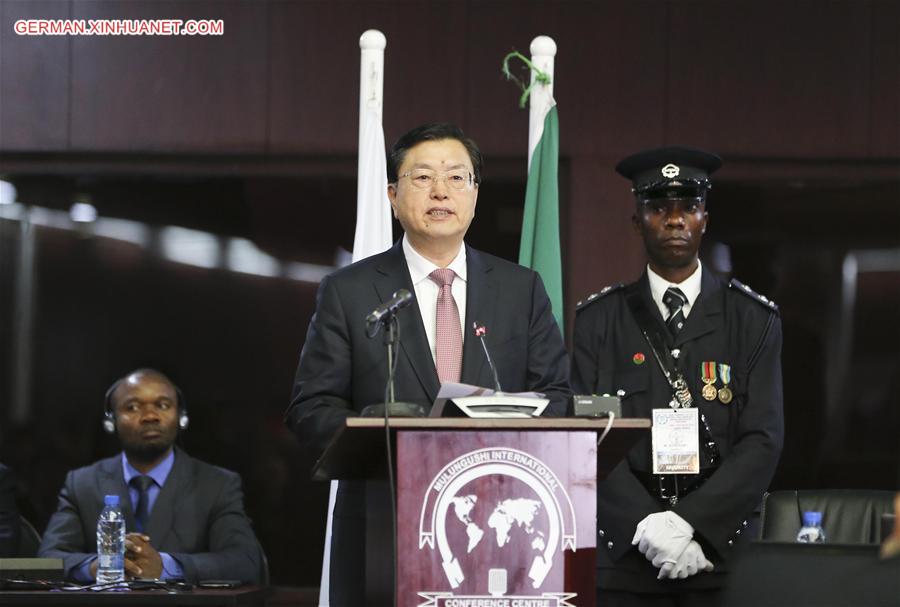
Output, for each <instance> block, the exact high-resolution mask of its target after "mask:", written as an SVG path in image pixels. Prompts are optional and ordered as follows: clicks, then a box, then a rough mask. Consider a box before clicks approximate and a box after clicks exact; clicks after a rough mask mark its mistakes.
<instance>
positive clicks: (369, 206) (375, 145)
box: [353, 107, 392, 261]
mask: <svg viewBox="0 0 900 607" xmlns="http://www.w3.org/2000/svg"><path fill="white" fill-rule="evenodd" d="M364 128H365V130H364V131H363V137H362V142H361V145H360V147H359V169H358V177H357V183H356V235H355V236H354V238H353V261H359V260H360V259H365V258H366V257H368V256H369V255H374V254H376V253H381V252H382V251H385V250H387V249H389V248H390V247H391V240H392V238H391V237H392V234H391V204H390V202H389V201H388V197H387V159H386V158H385V155H384V129H383V128H382V126H381V114H380V112H378V111H377V110H375V109H374V108H371V107H370V108H368V109H367V110H366V121H365V127H364Z"/></svg>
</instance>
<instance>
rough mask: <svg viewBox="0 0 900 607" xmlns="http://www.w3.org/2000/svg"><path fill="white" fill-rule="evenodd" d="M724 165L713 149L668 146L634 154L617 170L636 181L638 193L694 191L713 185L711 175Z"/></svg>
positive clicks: (635, 191)
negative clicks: (710, 150) (709, 150)
mask: <svg viewBox="0 0 900 607" xmlns="http://www.w3.org/2000/svg"><path fill="white" fill-rule="evenodd" d="M721 166H722V159H721V158H720V157H719V156H718V155H717V154H713V153H712V152H707V151H705V150H700V149H697V148H688V147H683V146H668V147H662V148H654V149H651V150H644V151H643V152H638V153H637V154H632V155H631V156H629V157H628V158H625V159H624V160H622V161H621V162H620V163H619V164H617V165H616V171H617V172H618V173H619V174H620V175H622V176H623V177H625V178H627V179H630V180H631V181H632V191H633V192H634V193H635V194H650V193H652V192H653V191H654V190H694V191H697V192H705V191H706V190H708V189H709V188H710V187H711V184H710V181H709V176H710V175H711V174H712V173H714V172H715V171H716V170H718V169H719V167H721Z"/></svg>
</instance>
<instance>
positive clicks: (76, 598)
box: [0, 586, 269, 607]
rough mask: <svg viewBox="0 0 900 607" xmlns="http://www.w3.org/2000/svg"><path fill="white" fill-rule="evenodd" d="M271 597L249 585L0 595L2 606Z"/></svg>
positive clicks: (216, 603)
mask: <svg viewBox="0 0 900 607" xmlns="http://www.w3.org/2000/svg"><path fill="white" fill-rule="evenodd" d="M268 595H269V590H268V589H267V588H257V587H255V586H248V587H246V588H235V589H233V590H204V589H195V590H193V591H192V592H171V593H170V592H166V591H164V590H126V591H100V592H91V591H56V590H21V591H3V592H0V605H43V606H47V607H52V606H56V605H59V606H74V605H120V606H122V607H131V606H132V605H166V606H177V605H203V606H205V607H226V606H230V605H250V606H262V605H265V604H266V597H267V596H268Z"/></svg>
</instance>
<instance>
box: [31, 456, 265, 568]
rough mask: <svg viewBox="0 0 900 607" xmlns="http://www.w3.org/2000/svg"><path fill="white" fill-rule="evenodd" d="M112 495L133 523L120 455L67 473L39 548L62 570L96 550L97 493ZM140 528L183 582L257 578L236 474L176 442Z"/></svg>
mask: <svg viewBox="0 0 900 607" xmlns="http://www.w3.org/2000/svg"><path fill="white" fill-rule="evenodd" d="M105 495H118V496H119V500H120V504H122V509H123V511H124V513H125V528H126V530H128V531H132V530H134V528H135V522H134V512H133V509H132V507H131V499H130V497H129V495H128V487H127V486H126V485H125V480H124V476H123V473H122V458H121V455H116V456H114V457H110V458H107V459H103V460H100V461H98V462H95V463H94V464H91V465H90V466H86V467H84V468H79V469H77V470H72V471H71V472H69V473H68V475H66V480H65V483H64V485H63V487H62V489H61V490H60V492H59V505H58V507H57V510H56V512H55V513H54V514H53V516H52V517H50V522H49V523H48V524H47V530H46V531H45V532H44V537H43V541H42V542H41V548H40V550H39V555H40V556H43V557H58V558H62V559H63V560H64V562H65V570H66V577H67V578H69V579H72V576H73V573H74V570H75V569H76V568H77V567H78V566H79V565H80V564H81V563H82V562H84V560H85V559H87V558H89V557H91V556H93V555H94V554H96V546H97V540H96V538H97V518H98V517H99V516H100V511H101V510H103V497H104V496H105ZM145 533H146V534H147V535H149V536H150V543H151V544H152V545H153V547H154V548H156V549H157V550H158V551H160V552H167V553H169V554H170V555H171V556H173V557H174V558H175V559H177V560H178V562H180V563H181V566H182V567H183V569H184V577H185V579H186V580H187V581H188V582H197V581H198V580H204V579H236V580H241V581H243V582H246V583H254V584H258V583H260V582H261V573H262V567H263V566H262V561H261V558H262V556H261V555H262V551H261V548H260V546H259V543H258V542H257V540H256V536H255V535H254V533H253V529H252V528H251V527H250V521H249V519H248V518H247V516H246V514H245V513H244V504H243V494H242V493H241V478H240V476H239V475H237V474H236V473H234V472H231V471H229V470H225V469H223V468H218V467H216V466H211V465H210V464H207V463H204V462H201V461H200V460H197V459H194V458H192V457H190V456H189V455H188V454H187V453H185V452H184V451H182V450H181V449H178V448H176V449H175V463H174V465H173V466H172V471H171V472H170V473H169V477H168V478H167V479H166V482H165V484H164V485H163V486H162V488H161V489H160V492H159V496H158V497H157V498H156V502H155V503H154V505H153V511H152V512H151V513H150V521H149V523H148V525H147V529H146V530H145Z"/></svg>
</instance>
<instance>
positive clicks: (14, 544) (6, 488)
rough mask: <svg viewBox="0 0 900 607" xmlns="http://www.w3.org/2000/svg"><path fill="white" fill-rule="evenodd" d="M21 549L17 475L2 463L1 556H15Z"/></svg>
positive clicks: (0, 490)
mask: <svg viewBox="0 0 900 607" xmlns="http://www.w3.org/2000/svg"><path fill="white" fill-rule="evenodd" d="M18 549H19V511H18V509H17V508H16V476H15V475H14V474H13V471H12V470H11V469H10V468H7V467H6V466H4V465H3V464H0V558H3V557H7V558H8V557H12V556H15V555H16V554H17V552H18Z"/></svg>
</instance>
